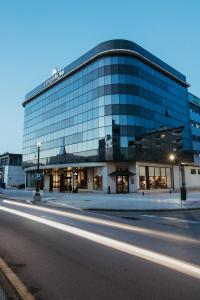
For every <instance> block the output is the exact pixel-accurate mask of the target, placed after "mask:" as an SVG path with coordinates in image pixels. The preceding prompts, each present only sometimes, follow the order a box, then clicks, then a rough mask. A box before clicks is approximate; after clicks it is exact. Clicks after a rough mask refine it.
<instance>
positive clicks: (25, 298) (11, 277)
mask: <svg viewBox="0 0 200 300" xmlns="http://www.w3.org/2000/svg"><path fill="white" fill-rule="evenodd" d="M0 271H1V272H2V274H3V276H4V277H5V278H6V280H7V281H8V283H9V284H10V285H11V286H12V288H13V289H14V290H15V292H16V293H17V296H19V297H20V299H21V300H36V299H35V297H34V296H33V295H31V293H30V292H29V291H28V289H27V288H26V287H25V285H24V284H23V283H22V282H21V280H20V279H19V278H18V276H17V275H16V274H15V273H14V272H13V271H12V270H11V268H10V267H9V266H8V265H7V264H6V263H5V261H4V260H3V259H2V258H1V257H0Z"/></svg>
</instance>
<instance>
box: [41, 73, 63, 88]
mask: <svg viewBox="0 0 200 300" xmlns="http://www.w3.org/2000/svg"><path fill="white" fill-rule="evenodd" d="M64 74H65V72H64V69H62V70H60V71H58V69H53V71H52V76H51V78H49V79H48V80H46V81H45V83H44V87H47V86H49V85H50V84H52V83H54V82H55V81H57V80H58V79H60V78H61V77H63V75H64Z"/></svg>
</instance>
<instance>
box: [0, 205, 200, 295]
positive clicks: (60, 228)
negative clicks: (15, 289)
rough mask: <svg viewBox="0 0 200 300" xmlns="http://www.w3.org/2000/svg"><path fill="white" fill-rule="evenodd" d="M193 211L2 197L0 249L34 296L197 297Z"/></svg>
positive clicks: (199, 224) (199, 270) (198, 229)
mask: <svg viewBox="0 0 200 300" xmlns="http://www.w3.org/2000/svg"><path fill="white" fill-rule="evenodd" d="M191 214H192V215H191ZM191 214H189V215H186V216H183V215H176V216H173V218H175V219H169V218H170V216H169V215H167V214H165V215H156V216H155V215H154V214H153V216H152V215H151V216H145V215H144V214H143V215H142V214H139V215H138V214H134V215H133V214H132V215H129V216H128V217H129V219H127V218H125V217H127V215H125V216H124V215H123V216H117V217H116V216H102V215H100V214H95V213H88V212H82V211H72V210H71V211H68V212H61V211H55V210H49V209H47V208H40V207H35V206H31V205H15V204H14V203H10V202H9V201H8V202H3V201H2V200H0V256H1V257H3V258H4V259H5V260H6V261H7V263H8V264H9V265H10V266H11V267H12V268H13V270H14V271H15V272H16V273H17V275H18V276H19V277H20V278H21V280H22V281H23V282H24V283H25V285H26V286H27V287H28V288H29V289H30V291H32V293H33V294H34V295H35V297H36V299H38V300H39V299H40V300H79V299H80V300H82V299H84V300H98V299H99V300H104V299H105V300H107V299H108V300H112V299H113V300H118V299H119V300H120V299H123V300H143V299H145V300H147V299H148V300H151V299H152V300H157V299H159V300H160V299H166V300H171V299H176V300H179V299H181V300H188V299H190V300H193V299H194V300H199V297H200V296H199V295H200V251H199V248H200V247H199V246H200V213H199V212H196V213H194V212H191ZM130 217H131V218H130ZM163 217H164V219H163ZM167 218H168V219H167ZM183 220H185V221H183ZM190 221H194V222H190ZM145 251H146V252H145ZM160 254H162V256H161V257H160V256H159V255H160ZM171 258H172V260H170V259H171ZM168 260H169V261H168ZM180 261H181V262H180ZM191 264H192V266H191ZM195 272H196V273H195Z"/></svg>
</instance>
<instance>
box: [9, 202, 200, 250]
mask: <svg viewBox="0 0 200 300" xmlns="http://www.w3.org/2000/svg"><path fill="white" fill-rule="evenodd" d="M3 202H4V203H7V204H12V205H16V206H21V207H25V208H30V209H35V210H39V211H45V212H47V213H54V214H56V215H59V216H65V217H68V218H71V219H74V220H78V221H83V222H89V223H92V224H99V225H103V226H110V227H114V228H119V229H122V230H128V231H132V232H136V233H140V234H143V235H146V236H153V237H156V238H162V239H168V240H170V239H173V240H177V241H182V242H187V243H197V244H199V243H200V241H198V240H195V239H192V238H188V237H185V236H182V235H181V236H180V235H177V234H171V233H166V232H161V231H158V230H151V229H147V228H142V227H138V226H133V225H128V224H124V223H119V222H116V221H109V220H105V219H100V218H95V217H90V216H83V215H79V214H75V213H71V212H63V211H62V212H61V211H58V210H56V209H52V208H46V207H41V206H34V205H31V206H30V205H27V204H24V203H19V202H14V201H10V200H3Z"/></svg>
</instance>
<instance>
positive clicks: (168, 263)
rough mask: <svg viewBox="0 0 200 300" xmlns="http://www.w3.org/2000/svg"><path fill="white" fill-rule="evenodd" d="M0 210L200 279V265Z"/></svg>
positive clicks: (67, 226)
mask: <svg viewBox="0 0 200 300" xmlns="http://www.w3.org/2000/svg"><path fill="white" fill-rule="evenodd" d="M0 210H2V211H5V212H8V213H11V214H14V215H17V216H20V217H23V218H26V219H28V220H32V221H35V222H38V223H41V224H44V225H47V226H50V227H53V228H56V229H59V230H62V231H64V232H67V233H70V234H73V235H75V236H79V237H81V238H84V239H87V240H90V241H93V242H96V243H98V244H101V245H105V246H107V247H110V248H112V249H116V250H119V251H121V252H124V253H127V254H130V255H133V256H136V257H139V258H142V259H144V260H147V261H150V262H153V263H156V264H158V265H161V266H164V267H166V268H169V269H172V270H175V271H177V272H180V273H183V274H186V275H189V276H191V277H194V278H197V279H200V267H199V266H196V265H193V264H189V263H187V262H185V261H182V260H178V259H175V258H173V257H169V256H166V255H163V254H160V253H157V252H153V251H150V250H147V249H144V248H140V247H136V246H133V245H130V244H128V243H124V242H121V241H118V240H115V239H112V238H108V237H105V236H102V235H100V234H96V233H92V232H89V231H86V230H82V229H79V228H75V227H73V226H69V225H66V224H62V223H58V222H55V221H51V220H48V219H43V218H41V217H37V216H34V215H31V214H28V213H24V212H22V211H18V210H15V209H12V208H8V207H4V206H0Z"/></svg>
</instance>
